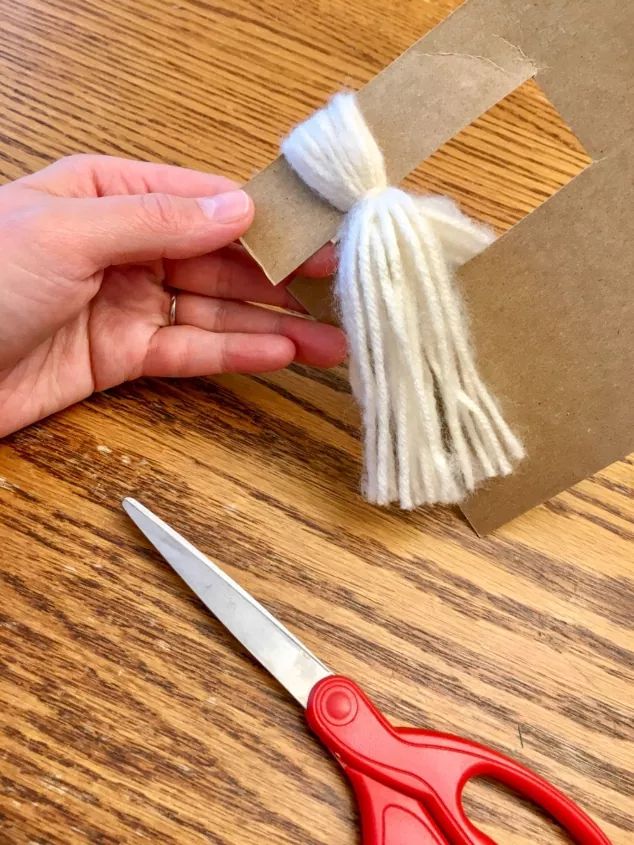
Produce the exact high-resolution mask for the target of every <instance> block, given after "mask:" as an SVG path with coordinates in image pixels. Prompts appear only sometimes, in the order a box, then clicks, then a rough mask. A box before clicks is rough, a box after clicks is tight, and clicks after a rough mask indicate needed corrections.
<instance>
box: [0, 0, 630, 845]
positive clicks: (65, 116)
mask: <svg viewBox="0 0 634 845" xmlns="http://www.w3.org/2000/svg"><path fill="white" fill-rule="evenodd" d="M456 5H457V3H456V2H454V0H426V2H423V0H418V2H402V3H398V4H396V3H395V4H393V7H392V8H391V10H390V13H389V14H386V12H385V8H386V4H385V3H384V2H383V0H345V2H344V0H320V2H314V0H310V1H309V0H301V2H294V3H288V2H285V1H284V2H283V0H258V2H248V0H214V2H211V0H179V2H164V0H78V1H77V2H76V3H72V4H70V3H67V2H65V0H23V2H21V3H14V2H12V0H0V17H1V18H2V31H1V33H0V82H1V84H0V108H1V113H2V124H1V127H0V174H1V175H2V177H3V178H4V179H11V178H14V177H17V176H19V175H21V174H23V173H25V172H28V171H31V170H34V169H37V168H39V167H41V166H43V165H44V164H45V163H47V162H49V161H50V160H52V159H55V158H57V157H59V156H62V155H65V154H68V153H71V152H76V151H98V152H105V153H113V154H119V155H125V156H130V157H136V158H147V159H152V160H157V161H168V162H172V163H176V164H181V165H188V166H193V167H198V168H201V169H205V170H207V169H209V170H216V171H222V172H224V173H227V174H229V175H232V176H234V177H237V178H240V179H247V178H248V177H250V176H251V175H252V174H253V173H255V172H256V171H257V170H258V169H259V168H261V167H262V166H263V165H265V164H266V163H267V162H269V161H270V160H271V159H272V158H273V156H274V155H275V154H276V150H277V144H278V139H279V138H280V136H281V135H282V134H283V133H285V132H286V130H287V129H288V128H289V127H290V126H291V125H292V124H294V123H295V122H296V121H297V120H299V119H300V118H301V117H303V116H305V115H306V114H307V113H309V112H310V111H311V110H312V109H313V108H315V107H316V106H318V105H319V104H320V103H321V102H322V101H323V99H324V98H325V97H326V96H327V95H328V94H329V93H331V92H333V91H335V90H337V89H339V88H341V87H342V86H350V87H356V86H358V85H360V84H362V83H363V82H365V81H366V80H367V79H368V78H370V76H371V75H372V74H374V73H375V72H376V71H378V70H379V69H380V68H381V67H382V66H384V65H385V64H386V63H387V62H388V61H389V60H391V59H392V58H393V57H395V56H397V55H398V54H399V53H400V52H401V51H402V50H403V49H405V48H406V47H407V46H408V45H409V44H410V43H411V42H412V41H413V40H414V39H415V38H417V37H418V36H419V35H422V34H423V33H425V32H426V31H427V30H428V29H429V28H430V27H431V26H432V25H434V24H435V23H436V22H438V21H439V20H440V19H442V17H443V16H444V15H445V14H447V13H448V12H449V11H450V10H451V9H452V8H453V7H455V6H456ZM586 161H587V159H586V157H585V154H584V152H583V151H582V150H581V149H580V148H579V146H578V144H577V143H576V141H575V139H574V138H573V137H571V135H570V133H569V131H568V130H567V129H566V127H565V126H564V125H563V124H562V122H561V120H560V119H559V117H558V116H557V114H556V112H555V111H554V109H553V108H552V107H551V106H550V104H549V103H548V102H547V101H546V100H545V98H544V97H543V96H542V94H541V93H540V91H539V90H538V88H537V87H536V86H535V85H534V84H532V83H529V84H527V85H525V86H523V87H522V88H521V89H520V90H518V91H517V92H515V93H514V94H513V95H512V96H511V97H509V98H508V99H507V100H505V101H504V102H502V103H501V104H499V105H498V106H497V107H496V108H494V109H493V110H492V111H491V112H489V113H488V114H486V115H484V116H483V117H482V118H481V119H480V120H478V121H477V123H476V124H475V125H474V126H471V127H469V128H468V129H467V130H465V131H464V132H463V133H462V134H461V135H460V136H459V137H458V138H456V139H454V140H453V141H452V142H451V143H450V144H448V145H447V146H446V147H444V148H443V149H441V150H440V151H438V153H437V154H435V155H434V156H433V158H432V159H431V160H429V161H428V162H426V163H425V164H424V165H423V166H422V167H421V168H419V169H418V170H417V171H416V173H415V174H413V176H412V177H411V179H410V180H409V182H410V184H411V185H413V186H415V187H418V188H419V189H423V190H425V189H427V190H434V191H442V192H448V193H450V194H451V195H452V196H454V197H456V198H457V199H458V200H460V201H461V203H462V204H463V207H464V208H465V209H466V210H467V211H468V212H470V213H471V214H473V215H475V216H477V217H478V218H480V219H483V220H487V221H489V222H490V223H492V224H493V225H495V226H496V227H497V228H498V229H499V230H500V231H503V230H504V229H506V228H508V227H509V226H511V225H512V224H513V223H514V222H515V221H517V220H518V219H520V218H521V217H522V216H523V215H525V214H526V213H528V212H529V211H530V210H531V209H533V208H534V207H536V206H537V205H539V204H540V203H541V202H543V201H544V200H545V199H546V198H547V197H548V196H550V195H551V194H552V193H553V192H554V191H555V190H556V189H557V188H558V187H559V186H561V185H563V184H565V183H566V182H567V181H568V180H569V179H570V178H572V177H573V176H574V175H575V174H576V173H577V172H579V170H580V169H581V168H582V167H583V166H584V165H585V163H586ZM358 475H359V443H358V420H357V415H356V412H355V408H354V405H353V403H352V401H351V398H350V395H349V392H348V388H347V385H346V380H345V373H344V372H343V371H341V370H335V371H331V372H327V373H319V372H312V371H310V370H308V369H306V368H303V367H299V366H295V367H292V368H291V369H290V370H289V371H286V372H283V373H279V374H275V375H271V376H267V377H260V376H258V377H256V378H248V377H241V376H232V377H223V378H218V379H213V380H212V379H197V380H190V381H184V382H176V381H173V382H159V381H146V382H143V383H136V384H130V385H126V386H124V387H122V388H120V389H116V390H113V391H110V392H109V393H108V394H103V395H98V396H95V397H93V398H92V399H91V400H90V401H88V402H85V403H83V405H81V406H80V407H76V408H73V409H71V410H69V411H67V412H65V413H62V414H59V415H57V416H56V417H55V418H54V419H50V420H48V421H46V422H44V423H41V424H38V425H35V426H33V427H31V428H29V429H28V430H26V431H23V432H21V433H19V434H17V435H15V436H13V437H10V438H8V439H7V440H5V441H4V443H3V444H2V445H1V446H0V558H1V560H2V565H1V567H0V580H1V584H2V586H1V591H2V592H1V595H2V604H1V608H0V661H1V663H0V665H1V671H0V842H1V843H3V844H4V843H12V845H17V843H20V845H22V844H23V845H27V843H31V845H36V843H40V845H42V844H43V843H45V845H57V843H59V845H74V844H75V843H99V845H108V844H109V843H144V842H147V841H154V842H160V843H179V845H183V844H184V843H187V844H188V845H190V843H191V845H194V843H217V845H234V843H235V845H238V843H239V845H248V843H260V842H262V841H264V842H280V843H281V842H287V843H295V842H300V841H301V842H304V843H310V845H321V843H324V845H325V843H328V845H332V843H341V845H349V843H354V842H357V841H358V833H357V821H358V820H357V817H356V808H355V805H354V802H353V799H352V797H351V794H350V792H349V791H348V788H347V786H346V784H345V783H344V781H343V780H342V778H341V776H340V773H339V771H338V769H337V766H336V764H335V763H334V762H333V761H331V760H330V759H329V758H328V757H327V755H326V754H325V753H324V752H323V750H322V749H321V747H320V746H319V745H318V744H317V742H316V741H315V740H314V739H313V738H312V737H311V736H310V735H309V733H308V731H307V729H306V727H305V725H304V722H303V718H302V714H301V712H300V711H299V709H298V708H297V707H296V706H295V704H294V703H293V701H291V699H290V698H289V697H288V696H287V695H286V694H285V693H284V691H283V690H281V689H280V688H278V687H277V686H276V684H275V682H274V681H273V680H272V679H271V678H269V677H268V676H267V675H266V673H265V672H264V671H263V670H260V669H259V668H258V667H257V666H256V665H255V664H253V663H252V662H251V660H250V659H249V658H248V657H247V656H246V654H245V652H244V650H243V649H241V648H240V647H238V646H236V644H235V643H234V642H233V641H232V640H231V638H230V637H229V636H228V634H227V633H225V631H224V630H222V628H221V627H220V626H219V625H218V624H217V623H216V622H215V621H214V620H213V619H212V618H210V617H209V616H208V615H207V614H206V613H205V612H204V611H203V609H202V608H201V606H199V604H198V603H197V601H196V600H195V599H194V598H193V597H192V596H191V595H190V594H189V593H188V590H187V589H186V587H185V586H184V585H183V584H182V583H181V582H180V581H179V580H178V578H177V577H176V576H175V575H174V574H173V573H172V572H171V571H170V569H169V568H168V567H167V566H166V565H164V563H163V562H162V561H161V560H160V559H159V558H158V557H157V555H156V554H154V553H152V552H151V551H150V550H149V549H148V546H147V544H146V543H145V542H144V541H143V539H142V538H141V537H140V536H139V535H138V534H137V533H136V532H135V530H134V529H133V527H132V525H131V524H129V523H128V522H127V520H126V518H125V517H124V515H123V514H122V511H121V509H120V505H119V503H120V500H121V498H122V497H123V496H125V495H130V494H132V495H136V496H137V497H138V498H140V499H142V500H143V501H145V502H146V503H147V504H149V505H150V506H151V507H152V508H153V509H155V510H156V511H157V512H158V513H159V514H161V515H163V516H164V517H166V518H167V519H168V520H170V521H171V522H172V523H173V524H174V525H175V526H176V527H177V528H178V529H180V530H182V531H183V532H185V533H186V534H187V535H188V536H189V537H190V538H191V539H192V540H193V541H194V542H196V543H197V544H198V545H200V546H201V547H202V548H203V549H204V550H206V551H207V552H208V553H209V554H210V555H211V556H213V557H214V558H215V559H216V560H218V562H219V563H220V564H221V565H223V566H224V567H226V569H227V570H228V572H229V573H231V575H233V576H235V577H238V578H239V580H240V581H241V582H242V583H243V584H244V586H245V587H246V588H247V589H249V590H251V591H252V592H253V593H255V594H256V595H257V596H258V597H259V598H260V599H261V600H262V601H263V602H265V603H266V604H267V605H268V606H269V607H270V608H271V609H272V610H273V611H274V612H275V613H276V614H278V615H279V616H280V617H281V618H282V619H283V620H285V621H286V622H287V623H288V624H289V626H291V627H292V628H293V630H294V631H296V632H297V633H298V634H299V635H300V636H301V637H302V638H304V639H305V641H306V642H307V643H308V644H309V645H310V646H311V647H313V648H314V650H316V651H317V652H318V653H319V655H320V656H321V657H322V658H323V659H324V660H325V661H326V662H327V663H328V664H329V665H332V666H333V667H336V669H337V670H338V671H340V672H343V673H348V674H350V675H352V676H353V677H355V678H356V679H358V680H360V681H361V682H362V683H363V684H364V685H365V687H366V688H367V690H368V692H369V693H370V694H371V695H372V696H373V697H375V699H376V700H377V702H378V703H379V705H380V706H381V707H382V708H384V710H385V712H386V713H387V714H389V716H390V718H391V719H392V720H393V721H394V722H395V723H402V724H406V725H418V726H433V727H434V728H436V729H439V730H442V731H448V732H454V733H459V734H462V735H466V736H469V737H471V738H474V739H476V740H479V741H481V742H484V743H487V744H491V745H493V746H495V747H497V748H499V749H500V750H502V751H504V752H506V753H508V754H511V755H513V756H515V757H517V758H518V759H520V760H522V761H523V762H525V763H527V764H529V765H531V766H533V767H534V768H535V769H536V770H537V771H539V772H540V773H542V774H543V775H545V776H546V777H547V778H549V779H551V780H552V781H553V782H554V783H556V784H557V785H558V786H559V787H561V788H562V789H564V790H565V791H567V792H569V793H570V794H571V795H572V796H574V798H575V799H576V800H577V801H578V802H579V803H581V804H582V805H583V806H584V807H585V808H586V809H587V810H588V812H589V813H590V814H591V815H592V816H593V817H594V818H595V819H596V820H597V821H599V822H600V823H601V824H602V825H603V826H604V828H605V830H606V832H607V833H608V835H609V836H610V837H611V839H612V841H613V842H614V843H615V845H625V843H626V842H630V841H631V836H632V833H631V832H632V829H633V815H632V810H633V808H632V804H631V800H630V801H629V802H628V799H627V796H628V795H631V791H632V774H631V772H632V769H633V764H634V754H633V752H632V712H631V710H628V705H627V701H628V694H629V698H630V700H631V693H632V686H631V683H632V675H633V674H634V666H633V662H632V653H631V647H632V645H633V641H632V635H631V629H630V627H629V626H630V622H631V617H632V608H633V606H634V605H633V602H632V582H631V570H632V566H631V564H632V543H631V541H632V520H633V516H634V514H633V512H632V511H633V509H632V497H631V493H632V489H631V487H632V480H633V474H632V461H631V460H629V461H628V460H625V461H622V462H620V463H617V464H615V465H613V466H611V467H610V468H608V469H606V470H605V471H603V472H600V473H598V474H597V475H596V476H595V477H593V478H591V479H588V480H587V481H584V482H583V483H582V484H579V485H578V486H577V487H575V488H574V489H572V490H569V491H568V492H566V493H564V494H562V495H560V496H558V497H557V498H555V499H553V500H552V501H550V502H548V503H547V504H545V505H543V506H542V507H539V508H537V509H535V510H534V511H532V512H531V513H528V514H526V515H525V516H524V517H522V518H520V519H518V520H516V521H515V522H514V523H512V524H511V525H508V526H507V527H505V528H504V529H502V530H499V531H497V532H496V533H495V534H494V535H493V536H490V537H487V538H484V539H478V538H477V537H476V536H475V535H474V534H473V533H472V531H471V529H470V528H469V527H468V525H467V524H466V523H465V521H464V519H463V518H462V517H461V516H460V514H459V513H458V512H454V511H451V510H446V509H445V510H443V509H434V510H421V511H419V512H417V513H410V514H407V513H400V512H396V511H384V510H379V509H374V508H371V507H369V506H367V505H365V504H363V503H362V501H361V500H360V498H359V496H358V494H357V492H356V485H357V479H358ZM466 801H467V804H468V808H469V811H470V813H471V815H472V817H473V819H474V820H475V821H476V822H477V823H478V824H480V825H481V827H482V828H483V829H484V830H486V831H487V832H488V833H489V834H490V835H491V836H493V837H494V838H495V839H496V840H497V841H499V842H504V843H509V845H520V843H538V845H540V844H541V843H556V842H562V841H564V840H563V838H562V837H561V835H560V834H559V833H558V831H557V830H556V829H555V828H554V827H553V826H551V825H550V823H548V822H547V821H546V820H544V819H543V818H542V817H541V816H539V815H538V814H537V813H536V812H535V811H534V810H533V809H532V808H530V807H529V806H528V805H526V804H523V803H519V804H518V802H517V801H516V800H515V799H514V798H513V797H512V796H510V795H507V794H506V793H504V792H502V791H500V790H499V789H496V788H495V787H493V786H491V785H490V784H486V783H477V784H475V785H473V786H470V787H469V788H468V790H467V795H466Z"/></svg>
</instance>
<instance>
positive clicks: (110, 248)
mask: <svg viewBox="0 0 634 845" xmlns="http://www.w3.org/2000/svg"><path fill="white" fill-rule="evenodd" d="M69 202H70V203H72V204H73V212H72V213H71V214H69V216H68V219H67V223H68V225H69V228H70V231H69V234H70V235H71V237H72V240H73V245H74V250H75V254H76V255H77V257H79V258H83V259H84V260H85V261H87V262H88V263H89V264H90V265H92V266H91V270H90V272H94V271H95V270H96V269H101V268H103V267H107V266H109V265H110V264H125V263H135V262H141V261H151V260H154V259H157V258H189V257H191V256H194V255H203V254H204V253H207V252H213V251H214V250H216V249H219V248H220V247H222V246H226V245H227V244H229V243H231V242H232V241H235V240H236V238H239V237H240V236H241V235H243V234H244V232H245V231H246V230H247V229H248V228H249V226H250V224H251V221H252V220H253V213H254V211H253V201H252V200H251V198H250V197H249V195H248V194H246V193H245V192H244V191H227V192H226V193H220V194H216V195H215V196H211V197H201V198H198V199H191V198H189V197H179V196H174V195H172V194H159V193H155V194H139V195H133V196H128V195H123V196H109V197H99V198H97V199H92V198H91V199H77V200H70V201H69Z"/></svg>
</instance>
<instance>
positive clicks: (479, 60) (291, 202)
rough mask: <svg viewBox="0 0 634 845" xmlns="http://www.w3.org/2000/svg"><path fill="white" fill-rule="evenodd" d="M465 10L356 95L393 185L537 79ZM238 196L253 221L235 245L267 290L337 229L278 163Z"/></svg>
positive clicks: (331, 212) (323, 206)
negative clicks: (247, 198) (245, 197)
mask: <svg viewBox="0 0 634 845" xmlns="http://www.w3.org/2000/svg"><path fill="white" fill-rule="evenodd" d="M468 5H471V4H468ZM466 8H468V6H466V7H461V8H460V9H458V10H457V11H456V12H454V13H453V15H451V16H450V17H449V18H447V20H446V21H445V22H444V23H443V24H441V25H440V26H438V27H436V28H435V29H433V30H432V31H431V32H430V33H429V34H428V35H426V36H425V37H424V38H421V40H420V41H418V42H417V43H416V44H414V45H413V47H410V49H409V50H407V51H406V52H405V53H403V54H402V55H401V56H400V57H399V58H398V59H396V60H395V61H394V62H392V64H391V65H389V66H388V67H387V68H386V69H385V70H384V71H382V73H379V74H378V76H375V77H374V79H372V80H371V81H370V82H368V84H367V85H365V86H364V87H363V88H362V89H361V90H360V91H359V94H358V98H359V104H360V106H361V109H362V111H363V114H364V117H365V119H366V121H367V123H368V125H369V127H370V129H371V130H372V132H373V134H374V137H375V138H376V140H377V141H378V144H379V146H380V147H381V149H382V151H383V156H384V158H385V163H386V168H387V172H388V178H389V179H390V181H391V182H392V183H397V182H400V181H401V179H403V178H404V177H405V176H407V174H408V173H410V172H411V171H412V170H413V169H414V168H415V167H416V166H417V165H418V164H419V163H420V162H421V161H422V160H423V159H425V158H427V157H428V156H430V155H431V154H432V153H433V152H434V151H435V150H437V149H438V148H439V147H441V146H442V145H443V144H444V143H445V142H446V141H448V140H449V139H450V138H452V137H453V136H454V135H455V134H456V133H457V132H459V131H460V130H461V129H464V127H465V126H468V125H469V124H470V123H471V122H472V121H474V120H475V119H476V118H477V117H479V115H481V114H482V113H483V112H485V111H486V110H487V109H489V108H491V106H493V105H495V103H497V102H498V101H499V100H501V99H502V98H503V97H505V96H506V95H507V94H509V93H510V92H511V91H513V90H514V89H515V88H517V87H518V85H521V84H522V83H523V82H525V81H526V80H527V79H530V78H531V77H532V76H533V75H534V74H535V71H536V66H535V65H534V63H533V62H532V61H531V60H530V59H528V58H527V57H526V56H525V55H523V53H522V51H521V50H518V49H517V47H515V46H513V44H511V43H510V42H509V41H507V40H506V39H505V38H502V37H500V36H499V35H496V34H494V32H493V31H486V30H485V29H484V28H482V27H480V26H479V25H478V26H475V27H473V26H472V22H471V21H470V18H471V15H467V16H466V19H465V14H464V11H463V10H464V9H466ZM289 128H290V127H289ZM245 189H246V191H247V192H248V193H249V194H250V195H251V196H252V197H253V200H254V202H255V208H256V215H255V221H254V223H253V225H252V226H251V228H250V229H249V231H248V232H247V234H246V235H245V236H244V238H243V239H242V243H243V245H244V246H245V248H246V249H247V250H248V252H249V253H250V254H251V255H252V256H253V257H254V258H255V260H256V261H257V262H258V264H259V265H260V266H261V267H262V268H263V270H264V272H265V273H266V275H267V276H268V277H269V279H270V280H271V282H273V283H274V284H277V283H279V282H281V281H282V280H283V279H284V278H286V277H287V276H288V275H289V274H290V273H292V272H293V271H294V270H295V269H296V268H297V267H298V266H299V265H300V264H301V263H302V262H303V261H305V260H306V259H307V258H309V257H310V256H311V255H312V254H313V253H314V252H316V251H317V250H318V249H319V247H321V246H323V244H325V243H326V242H327V241H328V240H330V239H331V238H332V237H334V235H335V233H336V231H337V227H338V225H339V222H340V219H341V214H340V212H338V211H337V210H336V209H334V208H332V206H330V205H328V203H326V202H324V201H322V200H320V199H319V198H318V197H316V196H315V194H313V192H312V191H311V190H310V189H309V188H307V187H306V186H305V185H304V183H303V182H302V181H301V179H299V177H297V176H296V175H295V174H294V173H293V171H292V170H291V169H290V167H289V166H288V165H287V164H286V162H285V161H284V159H283V158H281V157H280V158H278V159H276V160H275V161H274V162H273V163H272V164H271V165H269V166H268V167H267V168H265V169H264V170H263V171H261V172H260V173H259V174H257V176H255V177H254V178H253V179H252V180H251V181H250V182H249V183H248V184H247V185H246V188H245Z"/></svg>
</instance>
